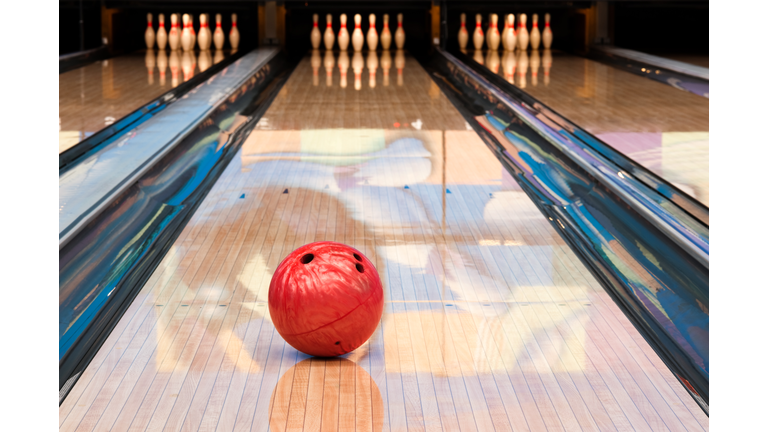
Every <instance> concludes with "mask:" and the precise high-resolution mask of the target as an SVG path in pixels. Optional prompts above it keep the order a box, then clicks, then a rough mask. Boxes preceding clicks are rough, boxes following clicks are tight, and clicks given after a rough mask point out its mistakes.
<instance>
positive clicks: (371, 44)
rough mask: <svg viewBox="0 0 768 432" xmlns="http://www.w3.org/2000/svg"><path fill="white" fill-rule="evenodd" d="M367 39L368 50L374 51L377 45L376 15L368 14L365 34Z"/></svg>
mask: <svg viewBox="0 0 768 432" xmlns="http://www.w3.org/2000/svg"><path fill="white" fill-rule="evenodd" d="M365 39H366V41H368V51H376V47H378V45H379V34H378V33H377V32H376V15H374V14H370V15H368V34H367V35H366V36H365Z"/></svg>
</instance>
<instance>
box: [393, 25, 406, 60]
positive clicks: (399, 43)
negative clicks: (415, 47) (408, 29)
mask: <svg viewBox="0 0 768 432" xmlns="http://www.w3.org/2000/svg"><path fill="white" fill-rule="evenodd" d="M395 46H396V47H397V49H399V50H401V49H403V47H404V46H405V30H403V14H397V30H395ZM403 58H405V57H403ZM403 61H405V60H403Z"/></svg>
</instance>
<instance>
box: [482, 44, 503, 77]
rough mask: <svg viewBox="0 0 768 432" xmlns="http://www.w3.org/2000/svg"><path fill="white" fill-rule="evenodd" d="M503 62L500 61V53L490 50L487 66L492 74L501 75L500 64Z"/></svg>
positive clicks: (486, 59) (486, 60) (486, 61)
mask: <svg viewBox="0 0 768 432" xmlns="http://www.w3.org/2000/svg"><path fill="white" fill-rule="evenodd" d="M500 63H501V62H500V61H499V51H498V50H493V49H489V50H488V55H487V56H486V58H485V64H486V67H487V68H488V69H490V70H491V72H493V73H495V74H497V73H499V64H500Z"/></svg>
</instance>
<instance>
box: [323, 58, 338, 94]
mask: <svg viewBox="0 0 768 432" xmlns="http://www.w3.org/2000/svg"><path fill="white" fill-rule="evenodd" d="M334 63H335V59H334V58H333V51H331V50H326V51H325V58H323V67H325V86H326V87H331V86H333V65H334Z"/></svg>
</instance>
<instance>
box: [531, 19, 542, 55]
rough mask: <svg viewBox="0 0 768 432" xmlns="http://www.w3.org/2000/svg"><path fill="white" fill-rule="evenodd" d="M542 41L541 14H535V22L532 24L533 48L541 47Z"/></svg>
mask: <svg viewBox="0 0 768 432" xmlns="http://www.w3.org/2000/svg"><path fill="white" fill-rule="evenodd" d="M540 42H541V33H540V32H539V14H533V24H532V26H531V49H532V50H537V49H539V43H540Z"/></svg>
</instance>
